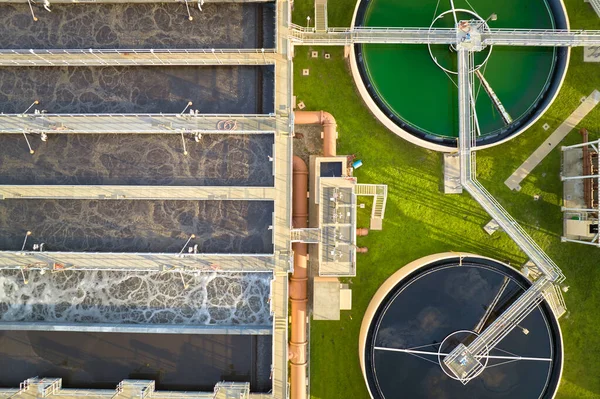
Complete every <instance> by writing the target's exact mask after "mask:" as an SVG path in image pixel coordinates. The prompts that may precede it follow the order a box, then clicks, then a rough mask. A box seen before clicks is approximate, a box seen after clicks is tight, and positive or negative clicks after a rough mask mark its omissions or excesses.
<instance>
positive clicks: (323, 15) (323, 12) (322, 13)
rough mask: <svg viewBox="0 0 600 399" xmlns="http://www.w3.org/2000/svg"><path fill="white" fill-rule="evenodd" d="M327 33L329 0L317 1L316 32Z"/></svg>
mask: <svg viewBox="0 0 600 399" xmlns="http://www.w3.org/2000/svg"><path fill="white" fill-rule="evenodd" d="M326 31H327V0H315V32H326Z"/></svg>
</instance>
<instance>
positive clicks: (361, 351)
mask: <svg viewBox="0 0 600 399" xmlns="http://www.w3.org/2000/svg"><path fill="white" fill-rule="evenodd" d="M461 257H462V258H465V257H468V258H471V259H475V260H477V259H480V260H485V261H489V262H493V263H496V264H500V265H503V266H505V267H507V268H508V269H511V270H513V271H515V272H516V273H517V274H518V275H521V273H520V272H519V271H518V270H516V269H515V268H513V267H511V266H509V265H507V264H505V263H503V262H500V261H498V260H496V259H493V258H488V257H485V256H480V255H475V254H471V253H466V252H465V253H459V252H442V253H439V254H434V255H428V256H425V257H423V258H419V259H417V260H414V261H412V262H410V263H408V264H407V265H405V266H403V267H402V268H400V269H399V270H398V271H396V272H395V273H394V274H392V275H391V276H390V277H388V278H387V279H386V280H385V281H384V282H383V284H382V285H381V286H380V287H379V288H378V289H377V292H375V295H373V298H371V301H370V302H369V306H368V307H367V310H366V311H365V313H364V316H363V320H362V323H361V326H360V333H359V337H358V358H359V361H360V369H361V371H362V375H363V379H364V381H365V385H366V388H367V391H368V392H369V396H370V397H371V399H374V397H373V394H372V392H371V388H370V385H369V380H368V377H367V370H366V368H365V347H366V344H367V338H368V337H369V330H370V327H371V325H372V323H373V319H374V318H375V316H377V314H378V310H379V308H380V306H381V304H382V302H383V301H385V300H386V299H387V298H388V295H389V294H390V293H391V292H392V290H393V289H394V288H395V287H396V286H397V285H398V284H399V283H400V282H401V281H402V280H404V279H406V278H407V277H409V276H411V275H413V274H414V273H415V272H418V271H419V270H420V269H424V268H427V267H429V266H433V265H432V264H434V263H440V262H443V261H448V260H451V259H457V258H461ZM521 276H522V275H521ZM523 279H524V280H526V279H525V277H524V276H523ZM542 304H543V308H544V310H545V311H544V314H545V315H546V316H547V318H548V322H549V323H550V324H551V325H552V326H553V327H554V332H555V337H554V338H555V340H556V342H555V346H556V345H558V346H560V352H557V356H558V355H560V361H559V362H558V363H559V365H558V367H559V370H558V373H557V376H556V388H555V390H554V393H553V394H552V396H551V398H554V397H555V396H556V393H557V392H558V387H559V386H560V381H561V379H562V373H563V364H564V343H563V337H562V331H561V329H560V324H559V323H558V320H557V319H556V316H555V315H554V313H553V312H552V310H551V309H550V308H549V307H548V305H547V304H546V302H545V301H544V302H542Z"/></svg>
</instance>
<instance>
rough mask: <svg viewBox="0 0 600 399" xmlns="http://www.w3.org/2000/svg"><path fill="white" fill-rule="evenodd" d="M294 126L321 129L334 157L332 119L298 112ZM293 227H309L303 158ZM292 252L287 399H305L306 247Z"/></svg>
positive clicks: (296, 178)
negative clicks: (319, 127) (292, 268)
mask: <svg viewBox="0 0 600 399" xmlns="http://www.w3.org/2000/svg"><path fill="white" fill-rule="evenodd" d="M294 117H295V120H294V123H296V124H298V125H315V124H320V125H322V126H323V155H324V156H326V157H335V156H336V154H337V146H336V139H337V130H336V128H337V124H336V122H335V118H334V117H333V116H332V115H331V114H330V113H328V112H324V111H314V112H313V111H297V112H295V114H294ZM292 165H293V181H292V185H293V194H292V226H293V227H294V228H304V227H308V199H307V197H308V168H307V167H306V163H305V162H304V161H303V160H302V158H300V157H297V156H294V160H293V164H292ZM292 251H293V252H294V273H292V277H290V303H291V308H292V309H291V318H292V320H291V327H290V329H291V334H290V335H291V336H290V345H289V349H290V397H291V399H306V364H307V361H308V359H307V351H306V349H307V347H308V341H307V339H306V328H307V320H306V318H307V316H308V313H307V304H308V268H307V253H308V245H307V244H306V243H301V242H295V243H293V244H292Z"/></svg>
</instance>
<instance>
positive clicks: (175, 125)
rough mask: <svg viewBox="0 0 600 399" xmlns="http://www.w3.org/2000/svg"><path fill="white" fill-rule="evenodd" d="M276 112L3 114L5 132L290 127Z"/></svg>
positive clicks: (233, 130)
mask: <svg viewBox="0 0 600 399" xmlns="http://www.w3.org/2000/svg"><path fill="white" fill-rule="evenodd" d="M289 123H290V121H289V118H284V117H279V116H276V115H274V114H267V115H260V114H256V115H242V114H227V115H218V114H198V115H191V114H0V134H2V133H19V134H22V133H82V134H83V133H91V134H106V133H117V134H120V133H137V134H154V133H157V134H169V133H173V134H180V133H182V132H183V133H236V134H251V133H266V132H269V133H274V132H276V131H289V130H290V128H289V126H288V125H289Z"/></svg>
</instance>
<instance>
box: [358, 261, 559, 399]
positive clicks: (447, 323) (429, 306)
mask: <svg viewBox="0 0 600 399" xmlns="http://www.w3.org/2000/svg"><path fill="white" fill-rule="evenodd" d="M530 285H531V283H530V282H529V281H528V280H527V279H526V278H525V277H523V276H522V275H521V274H520V273H518V272H517V271H516V270H514V269H512V268H510V267H508V266H506V265H504V264H502V263H499V262H496V261H493V260H490V259H484V258H476V257H473V258H463V259H462V262H461V261H460V260H459V258H458V257H457V258H451V259H444V260H438V261H436V262H434V263H431V264H428V265H427V266H424V267H421V268H419V269H417V270H416V271H414V272H413V273H412V274H410V275H408V276H407V277H406V278H404V279H402V280H401V281H400V282H398V283H397V284H396V285H395V286H394V288H393V289H392V290H391V291H390V292H389V293H388V294H387V296H385V298H384V299H383V301H382V302H381V303H379V305H378V306H377V308H376V311H375V312H374V316H373V319H372V321H371V324H370V325H369V327H368V330H367V334H366V343H365V345H364V372H365V377H366V380H367V384H368V389H369V391H370V393H371V396H372V397H373V398H374V399H384V398H387V399H391V398H408V399H425V398H427V399H430V398H431V399H434V398H435V399H445V398H448V399H454V398H477V399H509V398H510V399H538V398H544V399H548V398H553V397H554V395H555V393H556V389H557V387H558V383H559V380H560V374H561V371H562V340H561V335H560V329H559V327H558V324H557V321H556V318H555V316H554V315H553V314H552V311H551V310H550V308H549V307H548V306H547V305H546V304H545V302H543V303H542V304H540V305H539V306H538V307H537V308H535V310H534V311H533V312H532V313H530V314H529V315H528V316H527V317H526V318H525V319H524V320H523V321H522V322H520V323H519V324H518V327H517V328H515V329H514V330H512V331H511V332H510V333H509V334H508V336H506V337H505V338H504V339H502V340H501V341H500V343H499V344H498V345H497V346H496V347H494V348H491V349H490V350H489V352H488V353H487V355H488V356H487V357H486V358H484V359H481V362H482V363H483V364H484V365H486V367H485V369H484V370H483V372H482V373H481V374H480V375H478V376H476V377H475V378H474V379H472V380H471V381H469V382H468V383H467V384H466V385H463V384H462V383H461V382H460V381H457V380H456V379H454V378H452V376H451V372H450V371H449V370H448V369H444V367H443V366H442V364H443V354H445V353H449V352H451V351H452V349H454V348H455V347H456V346H457V345H458V344H460V343H463V344H465V345H468V344H469V343H470V342H472V341H473V339H474V338H475V337H476V336H477V335H478V334H479V333H480V332H481V331H483V330H485V328H486V327H487V326H488V325H489V324H490V323H491V322H493V321H494V320H495V319H496V318H497V317H498V316H499V315H500V314H501V313H502V312H503V311H504V310H505V309H506V308H507V307H508V306H510V305H511V304H512V303H513V302H514V301H515V300H516V299H517V298H518V297H519V296H520V295H521V294H522V293H523V292H524V290H526V289H527V288H528V287H529V286H530ZM488 308H490V309H489V311H488ZM398 349H399V350H400V351H398ZM406 350H408V351H410V352H405V351H406ZM440 354H441V355H440ZM524 358H526V359H524Z"/></svg>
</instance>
